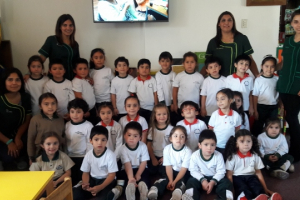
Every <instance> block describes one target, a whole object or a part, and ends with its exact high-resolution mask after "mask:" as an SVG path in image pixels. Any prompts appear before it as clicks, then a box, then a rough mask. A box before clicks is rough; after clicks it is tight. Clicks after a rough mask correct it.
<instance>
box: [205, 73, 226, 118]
mask: <svg viewBox="0 0 300 200" xmlns="http://www.w3.org/2000/svg"><path fill="white" fill-rule="evenodd" d="M225 80H226V77H224V76H221V75H220V77H219V78H213V77H211V76H208V77H207V78H205V79H204V81H203V85H202V88H201V93H200V94H201V96H206V102H205V106H206V112H207V116H211V114H212V113H213V112H214V111H216V110H218V106H217V100H216V96H217V92H219V91H220V90H221V89H224V88H225Z"/></svg>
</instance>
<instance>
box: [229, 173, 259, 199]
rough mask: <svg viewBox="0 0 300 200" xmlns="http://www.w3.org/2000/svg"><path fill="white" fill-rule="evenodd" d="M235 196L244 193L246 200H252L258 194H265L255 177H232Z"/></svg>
mask: <svg viewBox="0 0 300 200" xmlns="http://www.w3.org/2000/svg"><path fill="white" fill-rule="evenodd" d="M232 179H233V187H234V191H235V196H236V197H238V196H239V195H240V194H241V193H242V192H244V194H245V196H246V198H247V199H254V198H255V197H257V196H258V195H260V194H265V191H264V188H263V187H262V185H261V183H260V182H259V180H258V178H257V176H256V175H243V176H242V175H240V176H232Z"/></svg>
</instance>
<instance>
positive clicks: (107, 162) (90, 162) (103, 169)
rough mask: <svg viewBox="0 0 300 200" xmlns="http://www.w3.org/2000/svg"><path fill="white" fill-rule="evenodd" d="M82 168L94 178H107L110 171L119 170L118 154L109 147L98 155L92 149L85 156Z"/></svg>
mask: <svg viewBox="0 0 300 200" xmlns="http://www.w3.org/2000/svg"><path fill="white" fill-rule="evenodd" d="M80 170H81V171H82V172H89V173H90V175H91V176H92V177H93V178H96V179H105V178H106V177H107V175H108V174H109V173H114V172H117V171H118V165H117V159H116V156H115V154H114V153H113V152H112V151H111V150H109V149H107V148H105V151H104V152H103V153H102V154H101V155H100V156H97V155H96V154H95V153H94V150H93V149H92V150H90V151H89V152H87V154H86V155H85V156H84V159H83V161H82V165H81V168H80Z"/></svg>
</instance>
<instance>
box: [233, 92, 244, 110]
mask: <svg viewBox="0 0 300 200" xmlns="http://www.w3.org/2000/svg"><path fill="white" fill-rule="evenodd" d="M234 101H235V105H236V107H237V109H239V108H240V107H241V106H242V105H243V102H242V99H241V97H239V96H237V95H234Z"/></svg>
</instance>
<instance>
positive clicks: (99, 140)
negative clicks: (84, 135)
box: [90, 134, 107, 155]
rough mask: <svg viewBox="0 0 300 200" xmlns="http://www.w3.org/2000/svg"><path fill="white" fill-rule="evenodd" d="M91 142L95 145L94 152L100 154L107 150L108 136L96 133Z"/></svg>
mask: <svg viewBox="0 0 300 200" xmlns="http://www.w3.org/2000/svg"><path fill="white" fill-rule="evenodd" d="M90 143H91V144H92V145H93V149H94V152H95V153H97V154H98V155H99V154H101V153H102V152H103V151H104V150H105V147H106V143H107V138H106V137H105V135H103V134H96V135H94V137H93V138H92V139H91V140H90Z"/></svg>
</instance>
